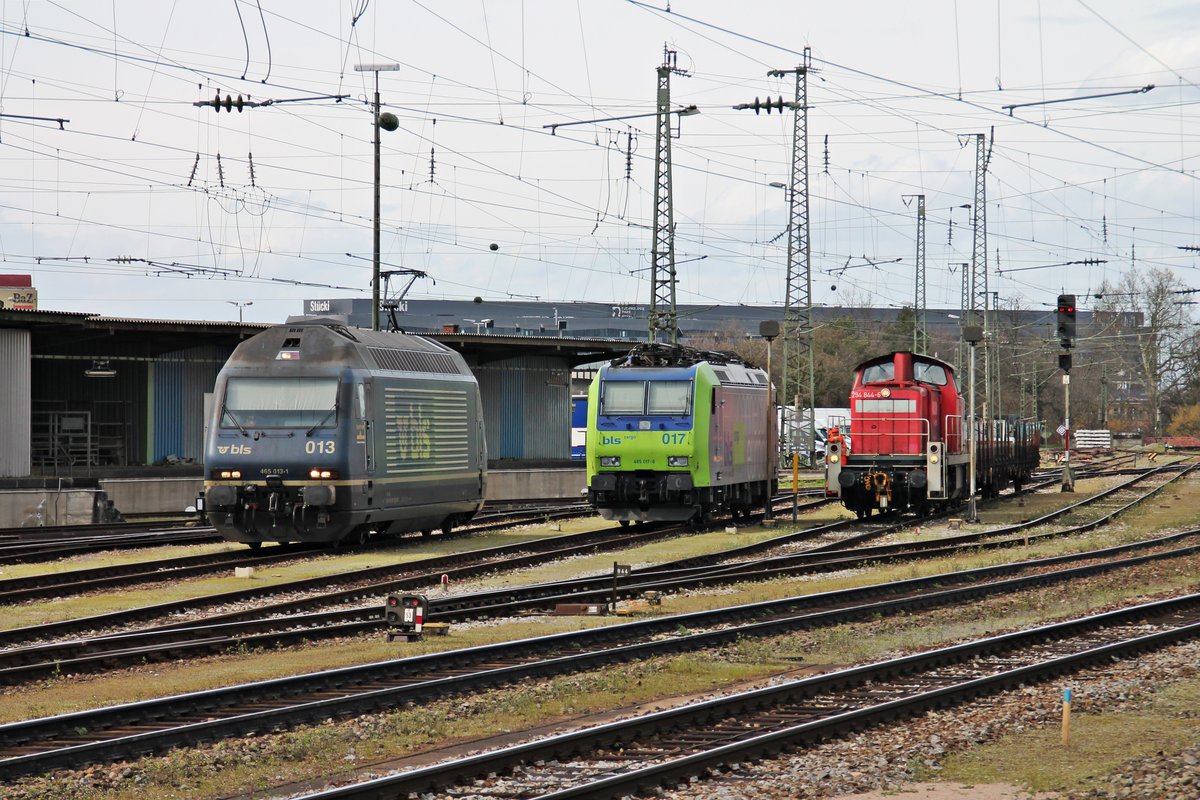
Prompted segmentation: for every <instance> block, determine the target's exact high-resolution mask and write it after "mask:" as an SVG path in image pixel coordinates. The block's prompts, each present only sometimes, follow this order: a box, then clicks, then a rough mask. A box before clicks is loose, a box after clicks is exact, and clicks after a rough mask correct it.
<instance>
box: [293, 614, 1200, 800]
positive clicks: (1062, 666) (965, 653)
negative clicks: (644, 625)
mask: <svg viewBox="0 0 1200 800" xmlns="http://www.w3.org/2000/svg"><path fill="white" fill-rule="evenodd" d="M1197 635H1200V595H1188V596H1187V597H1182V598H1177V599H1173V600H1168V601H1162V602H1158V603H1150V604H1145V605H1140V606H1136V607H1133V608H1128V609H1122V610H1120V611H1114V612H1109V613H1106V614H1098V615H1095V616H1090V617H1083V618H1079V619H1075V620H1071V621H1069V622H1063V623H1058V624H1055V625H1047V626H1043V627H1040V628H1035V629H1032V630H1026V631H1019V632H1016V633H1011V634H1006V635H1003V636H995V637H989V638H986V639H981V640H977V641H973V642H967V643H965V644H960V645H955V646H953V647H946V648H940V649H937V650H933V651H929V652H925V653H920V654H917V655H912V656H906V657H903V658H897V659H892V660H889V661H884V662H880V663H876V664H870V665H867V666H862V667H855V668H851V669H847V670H841V671H838V672H834V673H829V674H825V675H820V676H816V677H812V678H807V679H803V680H796V681H791V682H788V683H785V684H782V685H779V686H771V687H768V688H765V689H758V690H755V691H749V692H742V693H738V694H733V695H729V696H725V697H720V698H717V699H714V700H709V701H707V702H701V703H694V704H689V705H686V706H682V707H678V708H673V709H670V710H667V711H660V712H657V713H653V714H646V715H642V716H638V717H634V718H632V719H627V720H622V721H620V722H615V723H610V724H607V725H600V726H596V727H592V728H588V729H585V730H581V731H576V732H573V733H567V734H562V735H559V736H553V737H548V738H543V739H538V740H535V741H532V742H527V743H523V744H519V745H515V746H512V747H506V748H501V749H497V750H492V751H490V752H486V753H481V754H478V755H474V756H469V757H466V758H460V759H454V760H451V761H448V762H444V763H441V764H436V765H433V766H429V767H425V768H423V769H416V770H411V771H408V772H403V773H400V774H397V775H392V776H387V777H383V778H377V779H374V780H368V781H364V782H361V783H358V784H354V785H351V786H343V787H338V788H334V789H329V790H326V791H319V792H315V793H310V794H307V795H304V796H303V800H367V799H368V798H370V799H371V800H374V799H375V798H396V797H406V796H417V795H419V796H421V797H434V796H437V797H446V798H457V797H467V796H471V797H478V796H480V795H484V796H487V797H489V798H506V797H511V798H525V797H532V796H537V797H540V798H543V800H567V798H610V797H621V796H625V795H640V794H645V793H647V792H652V790H653V789H655V788H656V787H660V786H673V785H676V784H679V783H681V782H685V781H688V780H690V779H693V778H696V777H704V776H706V775H707V774H709V773H710V771H712V770H716V769H719V768H722V767H728V766H732V765H737V764H740V763H742V762H745V761H753V760H756V759H763V758H772V757H775V756H778V755H779V754H781V753H785V752H789V751H792V750H795V749H798V748H802V747H805V746H808V745H811V744H815V743H817V742H819V741H821V740H822V739H828V738H833V737H842V736H846V735H848V734H850V733H853V732H854V731H856V730H859V729H862V728H864V727H867V726H872V725H880V724H887V723H889V722H892V721H894V720H896V719H901V718H906V717H910V716H914V715H916V714H919V713H922V712H925V711H928V710H930V709H934V708H939V707H944V706H947V705H952V704H958V703H963V702H967V701H969V700H973V699H976V698H978V697H982V696H987V695H991V694H996V693H999V692H1002V691H1005V690H1008V689H1014V688H1017V687H1019V686H1022V685H1027V684H1031V683H1038V682H1041V681H1045V680H1049V679H1051V678H1054V677H1057V676H1059V675H1062V674H1066V673H1071V672H1075V671H1078V670H1080V669H1082V668H1084V667H1087V666H1091V665H1096V664H1102V663H1104V662H1105V661H1107V660H1112V659H1122V658H1133V657H1136V656H1137V655H1139V654H1141V653H1143V652H1146V651H1149V650H1154V649H1158V648H1162V647H1166V646H1169V645H1171V644H1175V643H1178V642H1183V641H1186V640H1188V639H1192V638H1195V637H1196V636H1197ZM464 784H465V785H464Z"/></svg>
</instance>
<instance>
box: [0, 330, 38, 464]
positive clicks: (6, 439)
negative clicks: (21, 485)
mask: <svg viewBox="0 0 1200 800" xmlns="http://www.w3.org/2000/svg"><path fill="white" fill-rule="evenodd" d="M29 356H30V339H29V331H20V330H0V370H2V373H0V374H3V375H4V380H3V381H0V478H23V477H25V476H26V475H28V474H29V466H30V464H29V423H30V408H31V402H32V381H33V379H32V369H31V367H30V363H29Z"/></svg>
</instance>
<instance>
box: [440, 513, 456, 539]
mask: <svg viewBox="0 0 1200 800" xmlns="http://www.w3.org/2000/svg"><path fill="white" fill-rule="evenodd" d="M453 532H454V517H446V519H445V520H444V521H443V522H442V533H443V534H445V535H446V536H449V535H450V534H451V533H453Z"/></svg>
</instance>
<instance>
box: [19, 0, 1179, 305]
mask: <svg viewBox="0 0 1200 800" xmlns="http://www.w3.org/2000/svg"><path fill="white" fill-rule="evenodd" d="M666 8H667V6H666V4H665V3H662V2H657V3H644V4H643V3H635V2H623V1H622V0H576V1H575V2H569V1H564V0H503V1H500V2H497V1H495V0H493V1H492V2H484V0H474V2H465V1H464V2H453V3H450V2H436V1H435V0H423V2H416V1H415V0H388V1H387V2H377V1H376V2H372V0H350V1H349V2H340V3H335V2H316V1H314V0H286V2H285V1H284V0H260V2H253V1H250V2H246V0H241V1H240V2H239V0H220V1H219V2H212V1H211V0H208V1H206V2H199V0H176V1H175V2H173V3H167V2H153V3H151V2H144V1H143V2H130V1H129V0H114V2H112V3H96V2H94V0H93V1H92V2H85V0H59V1H58V2H51V1H50V0H23V1H22V2H13V0H4V1H3V5H2V9H3V31H2V32H3V36H0V61H2V63H3V70H2V71H0V112H2V113H3V114H4V115H5V116H4V117H3V118H0V159H2V161H0V164H2V168H0V252H2V254H3V259H4V263H3V264H0V272H3V273H26V272H29V273H32V274H33V275H34V281H35V285H36V287H37V288H38V290H39V295H40V298H39V302H40V307H41V308H43V309H56V310H69V311H90V312H96V313H104V314H117V315H126V316H137V317H151V318H184V319H236V318H237V314H238V309H237V308H236V307H235V305H234V304H235V303H245V302H253V305H252V306H247V307H245V308H244V314H245V317H246V319H248V320H260V321H277V320H281V319H283V318H284V317H285V316H287V315H288V314H295V313H299V312H300V309H301V300H302V299H303V298H315V297H369V296H370V276H371V220H372V182H373V172H372V169H373V168H372V162H373V158H372V142H371V137H372V115H371V111H370V107H369V105H368V103H369V100H370V98H371V93H372V91H373V84H372V81H373V75H372V74H371V73H362V72H357V71H355V65H358V64H398V65H399V67H400V68H399V70H397V71H386V72H381V73H380V89H381V95H382V99H383V104H384V106H385V110H387V111H390V112H392V113H394V114H396V116H397V117H398V118H399V128H398V129H397V130H396V131H394V132H386V131H385V132H383V134H382V139H383V144H382V184H383V213H382V229H383V233H382V253H383V256H382V261H383V263H384V269H389V268H393V267H409V268H415V269H421V270H425V271H427V272H428V273H429V275H430V279H427V280H419V281H417V282H416V284H415V285H414V286H413V288H412V291H411V293H410V296H412V297H445V298H459V299H461V298H471V297H475V296H480V297H482V298H484V300H485V301H491V300H496V301H499V300H506V299H512V298H516V299H531V298H535V297H536V298H540V299H542V300H547V301H553V302H571V301H597V302H604V303H610V302H613V303H640V304H645V303H646V302H647V301H648V299H649V294H650V290H649V284H648V278H649V272H648V270H647V269H646V267H647V266H648V265H649V261H650V250H651V245H652V224H653V218H654V155H655V142H654V119H653V117H652V116H649V117H642V118H638V119H631V120H627V121H616V122H605V123H592V124H583V125H573V126H570V127H564V128H560V129H558V131H557V133H556V134H554V135H551V132H550V131H549V130H548V129H547V128H546V127H545V126H547V125H549V124H552V123H566V122H572V121H582V120H595V119H598V118H603V117H618V116H626V115H636V114H652V113H653V111H654V102H655V89H656V83H657V77H656V67H658V66H659V65H660V64H661V63H663V58H664V53H663V51H664V46H667V47H669V48H671V49H672V50H674V51H676V52H677V57H676V58H677V65H678V67H679V68H680V70H683V71H685V72H686V75H684V74H680V75H676V76H673V77H672V79H671V94H672V101H673V105H676V106H685V105H693V104H694V105H696V106H697V107H698V108H699V109H700V112H701V113H700V114H698V115H695V116H689V117H686V118H684V119H682V121H681V125H680V126H679V127H680V130H679V138H678V139H675V140H674V141H673V143H672V147H673V156H674V190H675V191H674V215H675V221H676V252H677V260H678V262H679V301H680V302H681V303H700V304H718V303H720V304H736V303H747V304H766V303H778V304H782V302H783V299H784V292H785V263H786V243H787V236H786V226H787V204H786V198H787V195H786V193H785V192H784V191H781V190H780V189H778V188H772V187H771V186H770V185H769V184H771V183H772V182H785V181H787V180H788V179H789V168H790V163H791V142H792V115H791V113H790V112H789V113H788V114H783V115H781V114H778V113H774V114H770V115H767V114H760V115H757V116H756V115H755V114H754V113H753V112H752V111H735V110H733V109H732V106H734V105H736V104H739V103H745V102H750V101H752V100H753V99H754V98H755V97H766V96H768V95H770V96H772V97H778V96H780V95H783V96H784V97H785V98H790V97H791V96H792V95H793V94H794V91H795V82H794V78H793V77H791V76H787V77H785V78H770V77H768V76H767V71H768V70H769V69H773V68H775V69H790V68H793V67H795V66H796V65H798V64H800V63H802V59H803V51H804V48H805V47H810V48H811V65H812V67H813V72H812V73H811V74H810V76H809V89H808V92H809V105H810V111H809V122H808V128H809V174H810V177H809V191H810V195H811V201H810V203H811V205H810V222H811V246H812V274H813V301H814V303H817V304H821V305H831V306H836V305H846V304H861V303H870V304H876V305H888V304H893V305H904V304H911V303H912V302H913V294H914V285H913V283H914V281H913V275H914V266H915V253H916V213H915V204H913V203H912V201H911V200H910V201H909V202H907V203H906V200H905V195H915V194H924V195H925V198H926V208H927V221H928V224H927V229H926V252H927V261H926V263H927V272H928V287H929V288H928V302H929V305H930V306H940V307H947V308H957V307H958V305H959V302H960V300H959V297H960V295H959V290H960V285H961V284H960V276H961V271H960V270H961V266H960V265H961V264H962V263H963V262H969V261H970V260H971V248H972V239H971V228H970V222H971V210H970V209H963V208H961V206H962V205H963V204H967V203H971V202H973V200H974V191H975V185H974V168H975V161H976V152H975V145H974V140H971V139H967V138H964V135H967V134H975V133H986V134H988V137H989V142H990V147H991V150H990V152H991V158H990V162H989V166H988V173H987V199H988V205H987V220H988V260H989V269H990V276H989V288H990V289H991V290H994V291H996V292H998V293H999V298H1000V302H1001V303H1007V302H1010V301H1014V300H1017V301H1020V302H1021V303H1023V304H1024V305H1025V306H1026V307H1038V306H1040V305H1042V304H1050V303H1053V301H1054V295H1055V294H1057V293H1058V292H1059V291H1070V292H1075V293H1077V294H1079V295H1080V296H1081V300H1080V305H1081V306H1082V307H1085V308H1086V307H1087V305H1088V302H1087V299H1086V298H1084V297H1083V296H1084V295H1087V294H1090V293H1092V292H1094V291H1096V289H1097V288H1098V287H1099V285H1100V284H1101V282H1102V281H1104V280H1105V279H1106V278H1107V279H1110V280H1115V279H1116V278H1118V277H1119V276H1120V275H1121V274H1122V273H1123V272H1125V271H1127V270H1129V269H1130V268H1131V267H1135V268H1139V269H1144V268H1148V267H1150V266H1166V267H1170V268H1171V269H1174V270H1176V271H1177V273H1178V275H1179V277H1180V279H1181V280H1182V281H1183V282H1184V283H1185V284H1186V285H1187V286H1197V285H1200V282H1198V281H1197V275H1198V273H1197V258H1200V253H1196V252H1193V251H1189V250H1184V249H1180V248H1184V247H1194V246H1200V231H1198V230H1197V221H1196V216H1197V189H1198V179H1200V175H1198V173H1197V169H1198V168H1200V138H1198V134H1200V125H1198V124H1197V118H1196V117H1197V115H1196V110H1197V105H1196V104H1197V99H1198V98H1200V88H1198V87H1197V82H1200V37H1197V36H1196V35H1195V32H1196V31H1197V30H1198V29H1200V5H1197V4H1195V3H1188V2H1168V1H1167V0H1159V1H1157V2H1153V1H1152V2H1142V3H1130V2H1127V1H1125V2H1116V1H1115V0H1111V1H1110V0H1085V2H1080V1H1079V0H1003V2H999V1H998V0H993V2H969V1H968V0H958V2H954V1H953V0H941V1H940V2H912V3H897V2H894V0H889V1H888V2H871V1H863V0H859V1H858V2H843V3H816V2H796V1H795V0H790V1H789V2H767V1H766V0H764V1H763V2H754V1H753V0H752V1H751V2H740V3H731V2H728V0H674V1H673V2H671V3H670V12H669V13H668V12H667V11H666ZM1151 84H1153V85H1154V88H1153V89H1152V90H1150V91H1146V92H1139V93H1128V92H1131V91H1132V90H1136V89H1140V88H1142V87H1145V86H1148V85H1151ZM218 92H219V93H220V94H221V95H222V96H224V95H226V94H230V95H232V96H233V97H234V98H236V97H237V96H239V95H241V96H242V97H243V98H245V99H247V100H249V101H252V102H254V103H263V102H266V101H273V102H272V103H271V104H269V105H266V106H261V107H250V108H246V109H245V110H244V111H243V112H241V113H238V112H237V111H233V112H232V113H226V112H225V111H224V110H221V111H220V112H215V111H214V110H213V109H212V108H211V107H197V106H195V105H193V104H194V103H195V102H197V101H205V100H210V99H211V98H212V97H213V96H214V95H216V94H217V93H218ZM1117 93H1123V94H1117ZM1102 94H1110V95H1114V96H1109V97H1102V98H1093V99H1078V100H1071V98H1080V97H1084V96H1088V95H1102ZM336 95H346V97H345V99H343V100H341V101H340V102H337V101H334V100H332V99H328V98H329V96H336ZM1062 100H1068V101H1069V102H1052V101H1062ZM1043 102H1044V103H1046V104H1044V105H1031V106H1026V107H1023V108H1018V109H1015V110H1014V111H1013V113H1012V114H1011V115H1010V114H1009V112H1008V111H1006V110H1005V109H1004V106H1008V105H1013V104H1022V103H1043ZM23 117H44V118H49V119H48V120H38V119H25V118H23ZM60 118H61V119H63V120H67V121H65V122H64V123H63V125H62V129H61V130H60V129H59V124H58V123H57V122H55V121H54V120H57V119H60ZM493 243H494V244H495V245H497V249H495V250H492V249H491V248H490V245H491V244H493ZM1084 261H1087V262H1094V263H1082V264H1081V263H1075V264H1068V262H1084ZM294 282H299V283H300V284H311V285H296V283H294Z"/></svg>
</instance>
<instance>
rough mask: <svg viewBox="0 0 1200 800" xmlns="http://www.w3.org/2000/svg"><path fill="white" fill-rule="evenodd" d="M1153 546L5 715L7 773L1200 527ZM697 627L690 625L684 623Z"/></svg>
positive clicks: (537, 673)
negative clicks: (33, 714)
mask: <svg viewBox="0 0 1200 800" xmlns="http://www.w3.org/2000/svg"><path fill="white" fill-rule="evenodd" d="M1153 545H1154V546H1155V547H1157V548H1160V549H1159V551H1158V552H1155V553H1142V554H1138V553H1137V551H1138V550H1139V549H1145V548H1146V547H1148V545H1147V544H1145V543H1137V544H1132V545H1124V546H1121V547H1116V548H1108V549H1106V550H1102V551H1093V552H1089V553H1079V554H1072V555H1069V556H1057V557H1053V558H1046V559H1039V560H1036V561H1030V562H1025V563H1022V564H1009V565H1000V566H993V567H984V568H979V569H972V570H965V571H960V572H956V573H948V574H942V575H936V576H929V577H926V578H918V579H908V580H903V581H896V582H892V583H887V584H875V585H871V586H865V587H860V588H855V589H848V590H843V591H837V592H827V593H823V594H819V595H804V596H799V597H791V598H785V599H782V600H772V601H765V602H759V603H753V604H747V605H741V606H734V607H727V608H720V609H713V610H708V611H701V612H694V613H690V614H682V615H676V616H671V617H660V618H652V619H647V620H641V621H637V622H630V623H624V624H619V625H612V626H607V627H601V628H593V629H589V630H584V631H576V632H570V633H561V634H555V635H550V636H542V637H536V638H532V639H525V640H521V641H510V642H502V643H498V644H493V645H484V646H478V647H472V648H467V649H461V650H453V651H448V652H442V653H435V654H428V655H423V656H415V657H410V658H402V659H396V660H392V661H385V662H380V663H377V664H367V665H361V666H354V667H345V668H340V669H335V670H328V671H324V672H318V673H310V674H307V675H299V676H294V677H287V678H277V679H272V680H266V681H259V682H256V683H251V684H244V685H241V686H233V687H225V688H220V689H212V690H207V691H202V692H196V693H192V694H185V695H177V696H174V697H166V698H159V699H154V700H148V701H143V702H138V703H130V704H125V705H120V706H112V707H107V708H101V709H95V710H91V711H83V712H76V713H72V714H64V715H60V716H56V717H48V718H42V719H35V720H27V721H23V722H16V723H10V724H7V725H0V779H7V778H12V777H15V776H18V775H22V774H29V773H36V772H46V771H49V770H55V769H65V768H73V767H77V766H81V765H84V764H87V763H92V762H96V761H106V760H115V759H121V758H130V757H135V756H138V755H141V754H143V753H148V752H160V751H162V750H165V749H169V748H171V747H177V746H184V745H191V744H196V743H199V742H204V741H211V740H215V739H219V738H223V737H227V736H241V735H247V734H252V733H257V732H264V731H269V730H276V729H279V728H284V727H292V726H296V725H301V724H306V723H317V722H321V721H322V720H325V719H328V718H330V717H341V716H348V715H354V714H360V713H366V712H369V711H376V710H379V709H387V708H395V707H397V706H399V705H402V704H404V703H420V702H427V701H429V700H430V699H433V698H436V697H441V696H447V695H453V694H462V693H468V692H477V691H480V690H482V689H484V688H488V687H493V686H498V685H511V684H514V683H519V682H523V681H528V680H533V679H538V678H544V677H548V676H554V675H559V674H564V673H573V672H579V671H583V670H589V669H598V668H603V667H605V666H607V665H612V664H617V663H625V662H629V661H634V660H639V659H645V658H648V657H651V656H656V655H664V654H675V653H685V652H696V651H700V650H704V649H706V648H713V647H719V646H723V645H729V644H732V643H735V642H737V641H739V640H742V639H746V638H752V637H769V636H777V635H780V634H784V633H788V632H792V631H797V630H804V629H814V628H820V627H828V626H832V625H839V624H845V623H848V622H853V621H859V620H868V619H877V618H880V617H884V616H889V615H897V614H901V613H906V612H915V611H920V610H925V609H930V608H937V607H946V606H951V605H963V604H969V603H971V602H975V601H979V600H980V599H983V598H986V597H989V596H1006V597H1007V596H1012V595H1013V594H1014V593H1016V592H1020V591H1024V590H1030V589H1034V588H1037V587H1042V586H1048V585H1054V584H1060V583H1064V582H1069V581H1074V580H1078V579H1080V578H1081V577H1086V576H1090V575H1097V574H1101V573H1105V572H1111V571H1116V570H1121V569H1128V568H1132V567H1135V566H1139V565H1142V564H1146V563H1150V562H1155V561H1163V560H1168V559H1178V558H1194V556H1195V554H1196V553H1197V552H1200V529H1196V530H1192V531H1187V532H1184V533H1179V534H1174V535H1172V536H1169V537H1163V538H1161V539H1159V540H1157V541H1156V542H1154V543H1153ZM685 632H686V633H685Z"/></svg>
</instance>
